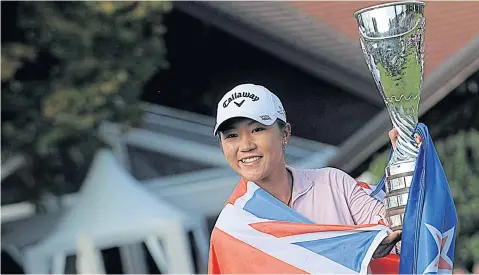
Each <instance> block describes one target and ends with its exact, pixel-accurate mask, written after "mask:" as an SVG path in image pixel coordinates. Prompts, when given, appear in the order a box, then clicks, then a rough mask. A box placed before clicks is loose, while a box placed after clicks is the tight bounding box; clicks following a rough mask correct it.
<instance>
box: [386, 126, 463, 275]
mask: <svg viewBox="0 0 479 275" xmlns="http://www.w3.org/2000/svg"><path fill="white" fill-rule="evenodd" d="M415 132H416V133H418V134H419V135H420V136H421V138H422V145H421V148H420V150H419V155H418V159H417V162H416V169H415V171H414V176H413V179H412V183H411V187H410V190H409V199H408V204H407V207H406V213H405V215H404V224H403V232H402V243H401V258H400V264H399V273H400V274H451V273H452V268H453V263H454V248H455V243H456V225H457V214H456V207H455V206H454V201H453V198H452V195H451V190H450V188H449V184H448V182H447V178H446V175H445V173H444V170H443V168H442V165H441V161H440V160H439V157H438V155H437V152H436V149H435V147H434V144H433V142H432V139H431V137H430V136H429V132H428V129H427V127H426V125H424V124H422V123H419V124H418V126H417V127H416V131H415ZM384 187H385V180H384V178H383V179H382V180H381V181H380V182H379V184H378V188H377V189H381V190H384Z"/></svg>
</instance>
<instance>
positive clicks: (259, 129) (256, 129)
mask: <svg viewBox="0 0 479 275" xmlns="http://www.w3.org/2000/svg"><path fill="white" fill-rule="evenodd" d="M263 130H264V128H262V127H258V128H255V129H254V130H253V132H260V131H263Z"/></svg>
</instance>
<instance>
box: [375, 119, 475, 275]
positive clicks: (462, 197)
mask: <svg viewBox="0 0 479 275" xmlns="http://www.w3.org/2000/svg"><path fill="white" fill-rule="evenodd" d="M434 145H435V147H436V150H437V153H438V155H439V158H440V160H441V163H442V166H443V168H444V172H445V174H446V177H447V179H448V182H449V186H450V188H451V192H452V195H453V198H454V203H455V205H456V210H457V215H458V226H457V240H456V251H455V253H456V254H455V262H456V263H457V264H459V265H462V266H466V267H469V268H471V267H472V265H473V263H477V262H479V165H478V161H479V131H477V130H476V129H473V128H472V129H470V130H467V131H461V132H458V133H457V134H455V135H452V136H449V137H447V138H445V139H442V140H439V141H437V142H434ZM388 156H389V150H387V151H385V152H382V153H380V154H378V155H377V156H376V158H375V159H374V160H373V161H372V162H371V164H370V167H369V171H370V172H371V173H372V174H373V175H374V176H375V177H376V179H380V178H381V177H382V176H383V175H384V169H385V167H386V165H387V161H388Z"/></svg>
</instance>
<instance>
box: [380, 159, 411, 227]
mask: <svg viewBox="0 0 479 275" xmlns="http://www.w3.org/2000/svg"><path fill="white" fill-rule="evenodd" d="M415 168H416V161H415V160H409V161H404V162H399V163H392V164H389V165H388V166H387V167H386V219H387V220H388V222H389V226H390V227H391V229H392V230H399V229H402V225H403V219H404V212H405V211H406V204H407V201H408V197H409V187H410V186H411V182H412V177H413V175H414V169H415Z"/></svg>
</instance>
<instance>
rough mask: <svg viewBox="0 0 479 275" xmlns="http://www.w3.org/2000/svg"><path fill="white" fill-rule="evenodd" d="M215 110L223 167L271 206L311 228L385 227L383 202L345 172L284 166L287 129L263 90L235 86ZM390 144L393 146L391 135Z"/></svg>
mask: <svg viewBox="0 0 479 275" xmlns="http://www.w3.org/2000/svg"><path fill="white" fill-rule="evenodd" d="M217 108H218V109H217V117H216V125H215V128H214V134H215V135H218V136H219V139H220V143H221V147H222V150H223V153H224V156H225V158H226V160H227V162H228V164H229V166H230V167H231V168H232V169H233V170H234V171H236V173H238V174H239V175H240V176H241V177H242V179H243V181H246V182H249V183H254V185H253V186H257V187H258V188H260V189H263V190H264V191H266V192H267V193H269V194H270V195H272V197H274V198H273V200H275V201H276V202H277V203H279V204H282V205H283V206H284V205H286V206H288V207H289V208H290V209H293V210H294V211H295V212H297V214H298V215H301V216H303V217H305V218H307V219H309V220H311V221H312V222H314V223H317V224H330V225H331V224H333V225H363V224H378V223H381V222H386V221H385V219H384V214H385V207H384V204H383V202H382V201H379V200H377V199H376V198H373V197H371V196H370V195H368V194H367V193H366V192H365V191H364V190H363V188H362V187H361V186H360V185H359V184H358V183H357V182H356V181H355V180H354V179H353V178H352V177H351V176H349V175H348V174H346V173H345V172H343V171H341V170H338V169H335V168H330V167H327V168H320V169H296V168H293V167H289V166H286V162H285V157H284V147H285V146H286V145H287V144H288V142H289V140H290V138H291V125H290V124H289V123H288V122H287V119H286V112H285V110H284V108H283V105H282V103H281V101H280V99H279V98H278V97H277V96H276V95H275V94H273V93H272V92H270V91H269V90H268V89H266V88H265V87H263V86H259V85H254V84H242V85H239V86H236V87H235V88H233V89H232V90H231V91H229V92H227V93H226V94H225V95H224V96H223V98H222V99H221V100H220V101H219V102H218V107H217ZM390 138H391V141H392V143H393V145H394V141H395V136H394V133H392V135H391V136H390ZM237 189H238V188H237ZM235 192H236V191H235ZM400 233H401V232H400V231H396V232H393V233H391V234H389V236H388V237H387V238H385V239H384V240H383V242H382V244H383V245H380V246H379V248H378V249H376V251H375V254H374V256H375V257H382V256H385V255H387V254H389V253H390V251H391V250H392V248H393V247H394V245H395V244H396V242H397V241H399V240H400ZM215 242H217V238H216V237H215V236H214V233H213V236H212V244H214V243H215Z"/></svg>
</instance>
